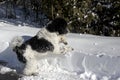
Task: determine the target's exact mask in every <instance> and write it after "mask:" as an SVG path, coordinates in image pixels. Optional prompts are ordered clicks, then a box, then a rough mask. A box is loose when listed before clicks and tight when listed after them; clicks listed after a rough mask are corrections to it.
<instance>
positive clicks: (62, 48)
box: [60, 45, 74, 54]
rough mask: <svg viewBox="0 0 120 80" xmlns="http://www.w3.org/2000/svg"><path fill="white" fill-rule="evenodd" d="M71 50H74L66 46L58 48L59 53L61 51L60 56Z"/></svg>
mask: <svg viewBox="0 0 120 80" xmlns="http://www.w3.org/2000/svg"><path fill="white" fill-rule="evenodd" d="M73 50H74V49H73V48H72V47H70V46H68V45H65V46H62V47H61V48H60V51H61V53H62V54H66V53H67V52H71V51H73Z"/></svg>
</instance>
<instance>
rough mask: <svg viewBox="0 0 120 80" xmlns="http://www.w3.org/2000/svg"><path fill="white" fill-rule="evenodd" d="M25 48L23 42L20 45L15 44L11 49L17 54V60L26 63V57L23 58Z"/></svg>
mask: <svg viewBox="0 0 120 80" xmlns="http://www.w3.org/2000/svg"><path fill="white" fill-rule="evenodd" d="M25 49H26V45H24V44H22V45H21V46H20V47H18V46H16V47H15V48H14V49H13V51H15V52H16V54H17V58H18V60H19V61H20V62H22V63H26V59H25V57H24V56H23V54H24V51H25Z"/></svg>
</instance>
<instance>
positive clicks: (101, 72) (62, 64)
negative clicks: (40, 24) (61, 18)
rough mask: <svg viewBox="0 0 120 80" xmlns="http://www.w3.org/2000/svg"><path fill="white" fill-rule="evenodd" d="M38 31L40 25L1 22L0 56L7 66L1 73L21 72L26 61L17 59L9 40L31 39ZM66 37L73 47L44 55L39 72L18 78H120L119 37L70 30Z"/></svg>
mask: <svg viewBox="0 0 120 80" xmlns="http://www.w3.org/2000/svg"><path fill="white" fill-rule="evenodd" d="M38 31H39V29H38V28H31V27H27V26H15V25H12V24H8V23H4V22H0V60H1V61H4V62H6V66H1V67H0V73H3V74H4V73H6V72H9V71H17V73H18V74H20V73H19V72H20V71H21V70H22V68H23V66H24V65H23V64H21V63H20V62H19V61H18V60H17V57H16V54H15V53H14V52H13V51H12V50H11V48H10V45H9V42H10V41H11V40H12V38H13V37H15V36H22V37H23V38H24V39H29V38H30V36H34V35H35V34H36V33H37V32H38ZM67 40H68V43H69V44H70V45H71V46H72V47H73V48H74V51H72V52H68V53H66V54H65V55H48V56H46V57H43V58H41V59H40V60H39V63H38V64H37V66H38V70H39V74H37V75H35V76H24V75H23V76H22V77H21V78H19V80H120V69H119V67H120V38H119V37H117V38H116V37H100V36H93V35H83V34H72V33H69V34H68V35H67Z"/></svg>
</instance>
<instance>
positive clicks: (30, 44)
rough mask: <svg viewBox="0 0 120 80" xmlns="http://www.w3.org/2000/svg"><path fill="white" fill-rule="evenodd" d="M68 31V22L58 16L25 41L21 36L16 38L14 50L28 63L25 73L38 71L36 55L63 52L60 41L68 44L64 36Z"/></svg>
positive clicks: (29, 73)
mask: <svg viewBox="0 0 120 80" xmlns="http://www.w3.org/2000/svg"><path fill="white" fill-rule="evenodd" d="M67 33H68V29H67V22H66V21H65V20H64V19H62V18H56V19H55V20H53V21H52V22H51V23H49V24H48V25H47V26H46V27H45V28H42V29H41V30H40V31H39V32H38V33H37V34H36V35H35V36H34V37H32V38H31V39H29V40H27V41H25V42H24V40H23V39H22V38H21V37H16V38H14V39H13V40H12V42H11V44H12V48H13V51H14V52H16V54H17V57H18V60H19V61H21V62H22V63H25V64H26V66H25V69H24V70H23V74H26V75H31V74H34V73H36V72H37V66H36V64H37V60H36V57H38V56H43V55H46V54H49V53H53V54H61V53H62V52H63V51H61V50H60V43H64V44H65V45H66V44H67V41H66V39H65V37H64V35H65V34H67ZM64 49H66V48H64Z"/></svg>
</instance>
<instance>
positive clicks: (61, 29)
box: [46, 17, 68, 34]
mask: <svg viewBox="0 0 120 80" xmlns="http://www.w3.org/2000/svg"><path fill="white" fill-rule="evenodd" d="M46 28H47V30H48V31H50V32H58V33H59V34H66V33H68V29H67V22H66V21H65V19H63V18H60V17H59V18H55V19H54V20H53V21H52V22H51V23H49V24H48V26H47V27H46Z"/></svg>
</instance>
